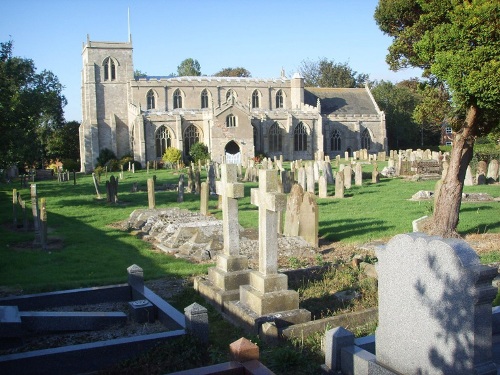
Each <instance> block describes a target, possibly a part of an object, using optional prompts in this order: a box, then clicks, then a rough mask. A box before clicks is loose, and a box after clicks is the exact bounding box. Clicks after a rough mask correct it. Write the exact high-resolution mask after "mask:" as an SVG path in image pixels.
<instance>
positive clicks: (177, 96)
mask: <svg viewBox="0 0 500 375" xmlns="http://www.w3.org/2000/svg"><path fill="white" fill-rule="evenodd" d="M176 108H182V94H181V90H179V89H177V90H175V91H174V109H176Z"/></svg>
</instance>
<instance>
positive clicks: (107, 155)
mask: <svg viewBox="0 0 500 375" xmlns="http://www.w3.org/2000/svg"><path fill="white" fill-rule="evenodd" d="M112 159H116V155H115V153H114V152H113V151H111V150H110V149H109V148H103V149H102V150H101V152H99V157H98V158H97V165H98V166H100V167H104V166H105V165H106V163H107V162H108V161H110V160H112ZM108 170H109V168H108Z"/></svg>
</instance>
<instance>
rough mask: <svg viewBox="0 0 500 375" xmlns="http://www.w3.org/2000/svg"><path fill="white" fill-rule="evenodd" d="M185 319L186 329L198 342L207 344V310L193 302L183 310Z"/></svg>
mask: <svg viewBox="0 0 500 375" xmlns="http://www.w3.org/2000/svg"><path fill="white" fill-rule="evenodd" d="M184 316H185V317H186V329H187V330H188V332H189V333H190V334H191V335H193V336H194V337H196V338H197V339H198V340H199V341H200V342H202V343H204V344H207V343H208V341H209V340H208V337H209V336H208V333H209V329H208V328H209V327H208V310H207V309H206V308H205V307H203V306H201V305H200V304H198V303H196V302H194V303H193V304H191V305H189V306H188V307H186V308H185V309H184Z"/></svg>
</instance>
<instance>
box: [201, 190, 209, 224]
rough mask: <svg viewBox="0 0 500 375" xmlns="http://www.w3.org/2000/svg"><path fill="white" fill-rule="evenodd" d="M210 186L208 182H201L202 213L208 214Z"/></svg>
mask: <svg viewBox="0 0 500 375" xmlns="http://www.w3.org/2000/svg"><path fill="white" fill-rule="evenodd" d="M208 190H209V188H208V184H207V183H206V182H202V183H201V192H200V213H201V214H202V215H205V216H206V215H208V200H209V197H210V195H209V191H208Z"/></svg>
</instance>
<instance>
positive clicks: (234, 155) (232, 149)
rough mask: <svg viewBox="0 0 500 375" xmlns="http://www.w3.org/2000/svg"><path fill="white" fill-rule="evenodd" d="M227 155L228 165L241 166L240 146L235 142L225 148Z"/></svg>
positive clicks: (229, 143)
mask: <svg viewBox="0 0 500 375" xmlns="http://www.w3.org/2000/svg"><path fill="white" fill-rule="evenodd" d="M224 153H225V155H226V164H240V162H241V151H240V146H238V144H237V143H236V142H235V141H231V142H228V143H227V144H226V147H225V148H224Z"/></svg>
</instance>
